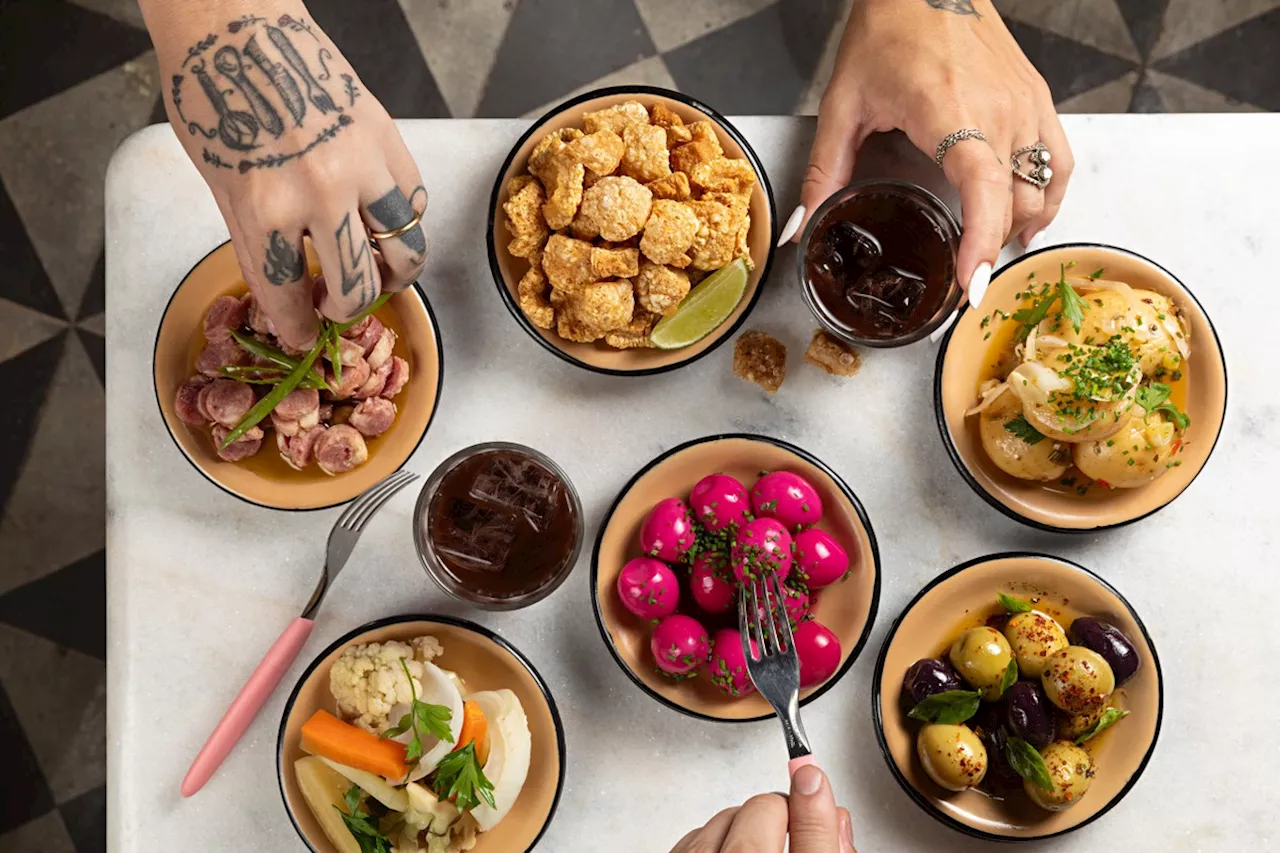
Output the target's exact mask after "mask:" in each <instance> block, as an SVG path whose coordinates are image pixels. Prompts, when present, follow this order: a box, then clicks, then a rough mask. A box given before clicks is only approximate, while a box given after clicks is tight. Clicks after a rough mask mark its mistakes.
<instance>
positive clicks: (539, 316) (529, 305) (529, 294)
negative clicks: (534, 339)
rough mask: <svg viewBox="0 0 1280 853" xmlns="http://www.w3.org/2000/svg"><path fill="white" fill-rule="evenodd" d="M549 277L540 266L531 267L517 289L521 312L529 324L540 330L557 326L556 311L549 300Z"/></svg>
mask: <svg viewBox="0 0 1280 853" xmlns="http://www.w3.org/2000/svg"><path fill="white" fill-rule="evenodd" d="M548 289H549V288H548V286H547V276H546V274H545V273H544V272H543V271H542V268H541V267H540V266H537V265H534V266H530V267H529V271H528V272H526V273H525V274H524V277H523V278H522V279H520V284H519V285H518V286H517V287H516V295H517V297H518V298H519V302H520V310H521V311H523V312H524V315H525V316H526V317H528V318H529V322H530V323H533V325H535V326H537V327H538V328H539V329H552V328H555V325H556V311H555V308H554V307H552V305H551V303H550V302H549V301H548V300H547V295H548V294H547V291H548Z"/></svg>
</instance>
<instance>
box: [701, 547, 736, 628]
mask: <svg viewBox="0 0 1280 853" xmlns="http://www.w3.org/2000/svg"><path fill="white" fill-rule="evenodd" d="M689 594H690V595H692V596H693V601H694V603H695V604H697V605H698V608H699V609H700V610H702V611H703V612H704V613H725V612H727V611H728V610H729V609H730V608H731V607H733V603H734V601H735V599H736V598H737V595H736V593H735V590H734V586H733V582H732V581H731V580H730V574H729V559H728V557H726V556H725V555H724V554H722V553H720V552H718V551H707V552H704V553H702V554H700V555H699V556H698V558H697V559H696V560H694V561H693V566H692V567H691V568H690V569H689Z"/></svg>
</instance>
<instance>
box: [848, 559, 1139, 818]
mask: <svg viewBox="0 0 1280 853" xmlns="http://www.w3.org/2000/svg"><path fill="white" fill-rule="evenodd" d="M872 685H873V696H872V706H873V708H872V711H873V715H874V718H875V722H876V734H877V737H878V739H879V742H880V747H881V750H882V751H883V752H884V756H885V760H886V761H887V762H888V764H889V769H890V770H891V771H892V772H893V775H894V777H895V778H896V779H897V780H898V783H899V784H900V785H901V786H902V788H903V790H904V791H906V792H907V794H908V795H909V796H910V797H911V798H912V799H913V800H915V802H916V803H917V804H919V805H920V806H921V807H922V808H923V809H924V810H925V811H927V812H928V813H929V814H930V815H932V816H933V817H935V818H936V819H938V820H939V821H941V822H942V823H944V824H946V825H947V826H950V827H952V828H953V829H957V830H959V831H961V832H964V833H966V834H969V835H973V836H977V837H980V838H985V839H989V840H995V841H1022V840H1029V839H1040V838H1049V837H1052V836H1055V835H1061V834H1063V833H1066V832H1071V831H1072V830H1075V829H1079V828H1080V827H1082V826H1085V825H1087V824H1089V823H1092V822H1093V821H1095V820H1097V819H1098V818H1100V817H1102V816H1103V815H1104V814H1106V813H1107V812H1108V811H1109V810H1110V809H1111V808H1113V807H1114V806H1115V805H1116V804H1117V803H1118V802H1120V800H1121V799H1122V798H1123V797H1124V796H1125V794H1127V793H1128V792H1129V790H1130V789H1131V788H1132V787H1133V786H1134V785H1135V784H1136V783H1137V781H1138V778H1139V777H1140V776H1141V775H1142V771H1143V769H1144V768H1145V767H1146V764H1147V762H1148V760H1149V759H1150V758H1151V754H1152V753H1153V752H1154V750H1155V745H1156V740H1157V737H1158V736H1159V732H1160V718H1161V712H1162V708H1163V703H1164V700H1163V689H1162V679H1161V674H1160V662H1159V658H1158V657H1157V656H1156V650H1155V647H1154V646H1153V645H1152V643H1151V638H1150V637H1149V636H1148V635H1147V631H1146V628H1145V627H1144V626H1143V624H1142V621H1141V620H1140V619H1139V618H1138V615H1137V613H1135V612H1134V610H1133V608H1132V607H1131V606H1130V605H1129V603H1128V602H1127V601H1126V600H1125V599H1124V597H1123V596H1122V595H1121V594H1120V593H1119V592H1118V591H1116V590H1115V589H1114V588H1113V587H1111V586H1110V585H1109V584H1108V583H1106V581H1104V580H1102V579H1101V578H1100V577H1098V576H1097V575H1095V574H1094V573H1092V572H1091V571H1089V570H1088V569H1086V568H1084V567H1083V566H1079V565H1076V564H1075V563H1071V562H1069V561H1067V560H1063V559H1061V558H1058V557H1051V556H1047V555H1044V554H1031V553H1010V554H995V555H991V556H988V557H982V558H979V559H977V560H973V561H970V562H968V563H964V564H961V565H959V566H956V567H955V568H953V569H950V570H949V571H947V572H945V573H943V574H942V575H940V576H939V577H938V578H936V579H935V580H934V581H933V582H931V583H930V584H929V585H928V586H926V587H925V588H924V589H923V590H922V591H921V592H920V593H919V594H918V595H917V596H916V597H915V599H914V600H913V601H912V602H911V603H910V604H909V605H908V606H907V608H906V610H904V611H903V613H902V615H901V616H900V617H898V620H897V621H896V622H895V623H894V625H893V627H892V628H891V629H890V632H889V636H888V639H887V640H886V641H885V644H884V648H883V649H882V650H881V652H880V657H879V660H878V662H877V664H876V672H875V677H874V679H873V682H872Z"/></svg>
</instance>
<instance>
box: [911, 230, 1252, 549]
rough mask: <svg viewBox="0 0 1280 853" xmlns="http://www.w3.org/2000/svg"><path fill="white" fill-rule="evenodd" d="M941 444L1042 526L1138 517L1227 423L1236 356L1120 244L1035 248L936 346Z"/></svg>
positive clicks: (1192, 305)
mask: <svg viewBox="0 0 1280 853" xmlns="http://www.w3.org/2000/svg"><path fill="white" fill-rule="evenodd" d="M934 400H935V408H936V411H937V419H938V427H939V430H940V431H941V433H942V440H943V444H944V445H945V446H946V448H947V452H948V453H949V454H950V456H951V459H952V461H953V462H954V463H955V465H956V468H957V469H958V470H959V471H960V473H961V475H962V476H963V477H964V479H965V480H966V481H967V482H968V483H969V485H970V486H971V487H972V488H973V489H974V491H976V492H977V493H978V495H979V496H981V497H982V498H983V499H984V500H985V501H986V502H987V503H989V504H991V505H992V506H993V507H995V508H996V509H998V510H999V511H1000V512H1002V513H1004V514H1005V515H1007V516H1009V517H1011V518H1013V519H1015V520H1017V521H1020V522H1022V523H1024V524H1027V525H1030V526H1032V527H1036V528H1039V529H1042V530H1052V531H1060V532H1088V531H1093V530H1099V529H1103V528H1109V527H1118V526H1120V525H1123V524H1129V523H1131V522H1134V521H1137V520H1139V519H1142V518H1145V517H1146V516H1148V515H1150V514H1152V513H1153V512H1156V511H1157V510H1159V509H1161V508H1162V507H1164V506H1166V505H1168V504H1169V503H1170V502H1171V501H1173V500H1174V498H1176V497H1177V496H1178V495H1180V494H1181V493H1182V492H1183V491H1184V490H1185V489H1186V488H1187V487H1188V486H1190V485H1191V482H1192V480H1194V479H1195V478H1196V476H1197V475H1198V474H1199V473H1200V471H1201V470H1203V468H1204V466H1205V464H1206V463H1207V462H1208V460H1209V455H1210V453H1212V451H1213V448H1214V445H1215V444H1216V442H1217V440H1218V435H1219V433H1220V432H1221V430H1222V420H1223V414H1224V412H1225V410H1226V400H1227V375H1226V363H1225V361H1224V359H1223V354H1222V348H1221V345H1220V344H1219V341H1218V336H1217V333H1216V332H1215V331H1214V328H1213V324H1212V323H1211V322H1210V320H1209V317H1208V315H1207V314H1206V313H1205V311H1204V309H1203V308H1202V307H1201V305H1200V303H1199V302H1198V301H1196V298H1195V297H1194V296H1193V295H1192V294H1191V292H1190V291H1189V290H1188V289H1187V288H1186V286H1185V285H1183V284H1182V282H1180V281H1179V280H1178V279H1177V278H1176V277H1175V276H1174V275H1173V274H1172V273H1170V272H1169V271H1168V270H1166V269H1164V268H1163V267H1161V266H1159V265H1158V264H1156V263H1154V262H1152V261H1150V260H1148V259H1146V258H1144V257H1142V256H1140V255H1137V254H1134V253H1132V252H1129V251H1127V250H1124V249H1119V248H1115V247H1112V246H1100V245H1091V244H1090V245H1086V244H1070V245H1063V246H1055V247H1052V248H1048V249H1043V250H1041V251H1039V252H1034V253H1031V254H1029V255H1024V256H1023V257H1022V258H1020V259H1019V260H1017V261H1016V262H1014V263H1012V264H1009V265H1008V266H1006V267H1005V268H1004V269H1002V270H1000V271H999V272H998V273H997V274H996V276H995V277H994V278H993V279H992V282H991V287H990V288H989V289H988V291H987V294H986V296H985V297H984V298H983V301H982V304H981V305H980V306H979V307H978V308H976V309H970V310H968V311H966V312H965V314H964V316H963V317H962V318H961V319H960V320H959V322H957V323H956V324H955V326H954V327H953V328H952V330H951V331H950V332H949V333H948V335H947V337H946V339H945V340H944V341H943V343H942V346H941V348H940V350H939V353H938V362H937V369H936V372H935V375H934Z"/></svg>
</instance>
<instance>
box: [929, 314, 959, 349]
mask: <svg viewBox="0 0 1280 853" xmlns="http://www.w3.org/2000/svg"><path fill="white" fill-rule="evenodd" d="M959 316H960V312H959V311H952V312H951V316H950V317H948V318H947V320H946V322H945V323H943V324H942V325H941V326H939V327H938V328H936V329H934V330H933V332H931V333H930V335H929V342H930V343H934V344H936V343H937V342H938V341H940V340H942V336H943V335H945V334H946V333H947V329H950V328H951V324H952V323H954V322H955V321H956V318H957V317H959Z"/></svg>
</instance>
